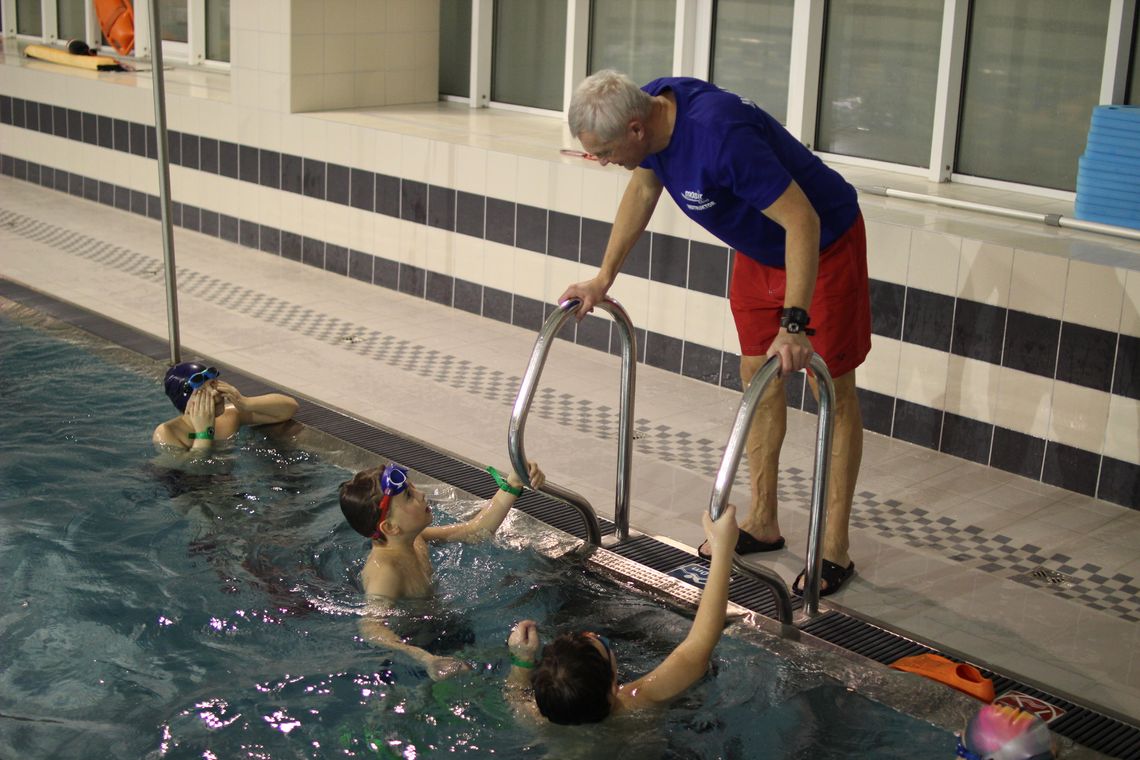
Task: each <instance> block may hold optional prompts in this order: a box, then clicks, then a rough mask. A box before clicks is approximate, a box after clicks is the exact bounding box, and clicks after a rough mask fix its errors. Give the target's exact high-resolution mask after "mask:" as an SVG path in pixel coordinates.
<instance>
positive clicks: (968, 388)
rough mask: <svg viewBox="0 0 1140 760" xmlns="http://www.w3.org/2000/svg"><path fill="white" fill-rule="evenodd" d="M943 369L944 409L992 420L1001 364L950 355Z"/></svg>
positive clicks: (974, 417) (978, 418) (985, 420)
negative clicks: (944, 381)
mask: <svg viewBox="0 0 1140 760" xmlns="http://www.w3.org/2000/svg"><path fill="white" fill-rule="evenodd" d="M876 350H877V347H876ZM947 373H948V374H947V381H946V407H945V408H946V411H948V412H953V413H954V414H959V415H962V416H963V417H969V418H970V419H974V420H980V421H982V422H993V421H994V412H995V404H996V399H997V391H998V387H999V386H1000V384H1001V368H1000V367H998V366H996V365H993V364H990V363H989V362H982V361H977V360H974V359H966V358H964V357H961V356H955V355H951V356H950V358H949V364H948V367H947Z"/></svg>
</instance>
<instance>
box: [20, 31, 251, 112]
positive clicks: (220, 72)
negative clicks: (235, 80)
mask: <svg viewBox="0 0 1140 760" xmlns="http://www.w3.org/2000/svg"><path fill="white" fill-rule="evenodd" d="M29 44H39V43H25V42H23V41H22V40H16V39H13V38H7V39H4V40H2V41H0V65H3V66H13V67H19V68H25V69H28V70H29V71H40V72H44V73H46V74H56V75H59V76H66V77H72V78H75V79H86V80H94V81H99V82H105V83H107V84H115V85H120V86H122V87H139V88H145V89H150V88H151V86H152V84H153V82H154V79H153V76H152V72H151V67H150V62H149V61H138V62H136V61H135V60H134V59H133V58H131V57H129V56H127V57H126V58H123V59H122V60H123V61H124V63H125V65H128V66H134V67H136V70H134V71H89V70H88V69H80V68H76V67H73V66H64V65H62V64H57V63H49V62H47V61H39V60H36V59H34V58H28V57H26V56H25V55H23V50H24V48H25V47H27V46H28V45H29ZM57 47H62V46H57ZM115 57H119V56H115ZM163 64H164V65H163V85H164V89H165V90H166V94H167V95H168V96H169V95H174V96H179V97H187V98H203V99H208V100H217V101H221V102H225V103H228V102H230V74H229V71H227V70H224V69H216V68H204V67H201V66H184V65H179V64H178V63H176V62H171V61H169V60H167V61H164V62H163Z"/></svg>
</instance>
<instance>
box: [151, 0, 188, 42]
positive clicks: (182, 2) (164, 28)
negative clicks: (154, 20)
mask: <svg viewBox="0 0 1140 760" xmlns="http://www.w3.org/2000/svg"><path fill="white" fill-rule="evenodd" d="M188 15H189V14H188V9H187V2H186V0H158V20H159V22H160V23H161V28H160V33H161V34H162V39H163V40H165V41H166V42H186V41H187V40H188V39H189V37H188V35H187V32H186V27H187V17H188Z"/></svg>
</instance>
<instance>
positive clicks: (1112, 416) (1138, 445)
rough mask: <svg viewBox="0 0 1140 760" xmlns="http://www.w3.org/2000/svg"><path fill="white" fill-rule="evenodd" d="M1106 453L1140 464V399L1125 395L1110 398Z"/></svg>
mask: <svg viewBox="0 0 1140 760" xmlns="http://www.w3.org/2000/svg"><path fill="white" fill-rule="evenodd" d="M1104 455H1105V456H1109V457H1112V458H1113V459H1119V460H1120V461H1122V462H1131V463H1132V464H1140V401H1137V400H1136V399H1134V398H1125V397H1124V396H1111V397H1110V398H1109V402H1108V422H1107V426H1106V430H1105V436H1104Z"/></svg>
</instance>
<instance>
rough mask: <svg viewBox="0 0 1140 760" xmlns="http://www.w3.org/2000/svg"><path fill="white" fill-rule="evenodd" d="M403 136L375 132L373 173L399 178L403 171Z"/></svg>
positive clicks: (393, 133)
mask: <svg viewBox="0 0 1140 760" xmlns="http://www.w3.org/2000/svg"><path fill="white" fill-rule="evenodd" d="M403 152H404V151H403V136H402V135H399V134H396V133H395V132H384V131H378V132H376V163H375V164H374V165H373V166H371V167H369V168H370V169H372V170H373V171H377V172H380V173H381V174H387V175H389V176H391V177H399V176H400V173H401V172H402V171H403V168H402V162H403Z"/></svg>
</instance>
